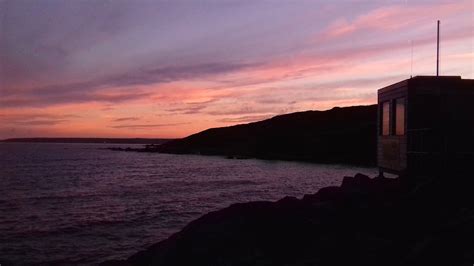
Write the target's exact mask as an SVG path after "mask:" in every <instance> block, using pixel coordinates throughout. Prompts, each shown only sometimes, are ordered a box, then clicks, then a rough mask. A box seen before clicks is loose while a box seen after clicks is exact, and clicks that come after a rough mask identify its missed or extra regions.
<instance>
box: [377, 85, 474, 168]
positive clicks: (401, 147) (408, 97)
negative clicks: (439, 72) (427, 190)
mask: <svg viewBox="0 0 474 266" xmlns="http://www.w3.org/2000/svg"><path fill="white" fill-rule="evenodd" d="M377 160H378V167H379V171H380V173H381V174H383V173H384V172H388V173H394V174H397V175H399V176H404V175H406V174H408V175H409V176H417V177H423V176H438V175H441V174H444V173H449V174H458V175H465V174H466V173H467V171H469V170H470V169H469V168H470V167H471V165H472V166H474V80H472V79H461V77H458V76H417V77H414V78H410V79H407V80H403V81H400V82H398V83H395V84H392V85H390V86H387V87H385V88H382V89H380V90H378V141H377ZM471 176H474V175H472V173H471Z"/></svg>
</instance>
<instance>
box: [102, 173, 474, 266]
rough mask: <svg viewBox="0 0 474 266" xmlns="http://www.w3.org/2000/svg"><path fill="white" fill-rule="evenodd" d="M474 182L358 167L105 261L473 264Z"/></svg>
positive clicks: (165, 265) (238, 208)
mask: <svg viewBox="0 0 474 266" xmlns="http://www.w3.org/2000/svg"><path fill="white" fill-rule="evenodd" d="M449 178H450V177H449V176H446V177H445V179H449ZM472 185H473V182H471V183H469V184H467V183H466V184H459V183H458V184H452V183H449V182H440V181H439V180H438V181H434V180H432V181H429V182H424V183H417V184H411V185H406V184H404V183H403V182H400V180H399V179H387V178H374V179H370V178H369V177H367V176H364V175H361V174H357V175H355V176H354V177H345V178H344V180H343V182H342V185H341V186H340V187H326V188H323V189H320V190H319V191H318V192H317V193H315V194H311V195H305V196H304V197H303V198H302V199H297V198H293V197H285V198H283V199H281V200H279V201H277V202H264V201H262V202H249V203H239V204H233V205H231V206H230V207H228V208H225V209H222V210H219V211H215V212H211V213H208V214H206V215H204V216H202V217H201V218H199V219H197V220H195V221H193V222H191V223H189V224H188V225H187V226H186V227H185V228H183V229H182V230H181V231H180V232H178V233H175V234H173V235H172V236H170V237H169V238H168V239H166V240H164V241H161V242H159V243H157V244H154V245H152V246H151V247H149V248H148V249H147V250H145V251H141V252H138V253H136V254H135V255H133V256H131V257H129V258H128V259H126V260H123V261H108V262H105V263H104V265H160V266H168V265H170V266H171V265H173V266H179V265H227V266H231V265H232V266H233V265H235V266H237V265H323V266H324V265H472V262H473V261H474V245H472V239H474V230H473V228H474V194H473V193H472Z"/></svg>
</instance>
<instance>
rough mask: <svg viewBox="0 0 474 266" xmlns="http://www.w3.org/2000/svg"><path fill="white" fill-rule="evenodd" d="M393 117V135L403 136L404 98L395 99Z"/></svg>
mask: <svg viewBox="0 0 474 266" xmlns="http://www.w3.org/2000/svg"><path fill="white" fill-rule="evenodd" d="M395 117H396V120H395V121H396V123H395V125H396V126H395V133H396V134H397V135H405V98H400V99H397V104H396V108H395Z"/></svg>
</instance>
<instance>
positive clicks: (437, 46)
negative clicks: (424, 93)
mask: <svg viewBox="0 0 474 266" xmlns="http://www.w3.org/2000/svg"><path fill="white" fill-rule="evenodd" d="M436 76H439V20H438V35H437V41H436Z"/></svg>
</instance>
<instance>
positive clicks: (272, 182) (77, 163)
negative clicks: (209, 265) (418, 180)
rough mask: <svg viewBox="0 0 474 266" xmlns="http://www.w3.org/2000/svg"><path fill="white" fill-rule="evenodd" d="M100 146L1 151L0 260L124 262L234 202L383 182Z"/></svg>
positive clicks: (17, 146)
mask: <svg viewBox="0 0 474 266" xmlns="http://www.w3.org/2000/svg"><path fill="white" fill-rule="evenodd" d="M107 146H111V145H110V144H109V145H107ZM129 146H130V145H129ZM103 147H105V146H103V145H99V144H41V143H28V144H26V143H3V144H2V143H0V180H1V182H2V186H0V214H1V215H0V258H2V259H7V260H11V261H14V262H21V263H35V262H59V263H74V264H91V263H97V262H100V261H103V260H107V259H120V258H126V257H127V256H129V255H131V254H133V253H134V252H136V251H139V250H141V249H144V248H145V247H147V246H148V245H150V244H152V243H155V242H157V241H160V240H162V239H164V238H166V237H168V236H169V235H170V234H171V233H173V232H176V231H178V230H179V229H181V228H182V227H183V226H184V225H186V224H187V223H188V222H190V221H191V220H193V219H195V218H197V217H199V216H201V215H202V214H204V213H207V212H209V211H212V210H216V209H219V208H222V207H226V206H228V205H230V204H232V203H235V202H246V201H253V200H277V199H279V198H282V197H283V196H285V195H291V196H297V197H301V196H303V195H304V194H305V193H314V192H315V191H317V190H318V189H319V188H321V187H324V186H328V185H338V184H339V183H340V182H341V180H342V177H343V176H345V175H354V174H355V173H356V172H361V173H365V174H368V175H371V176H375V175H376V174H377V171H376V169H372V168H369V169H367V168H356V167H352V166H350V167H349V166H342V165H317V164H307V163H296V162H281V161H262V160H229V159H225V158H222V157H207V156H193V155H167V154H150V153H134V152H114V151H109V150H105V149H99V148H103ZM99 247H100V248H99Z"/></svg>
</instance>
